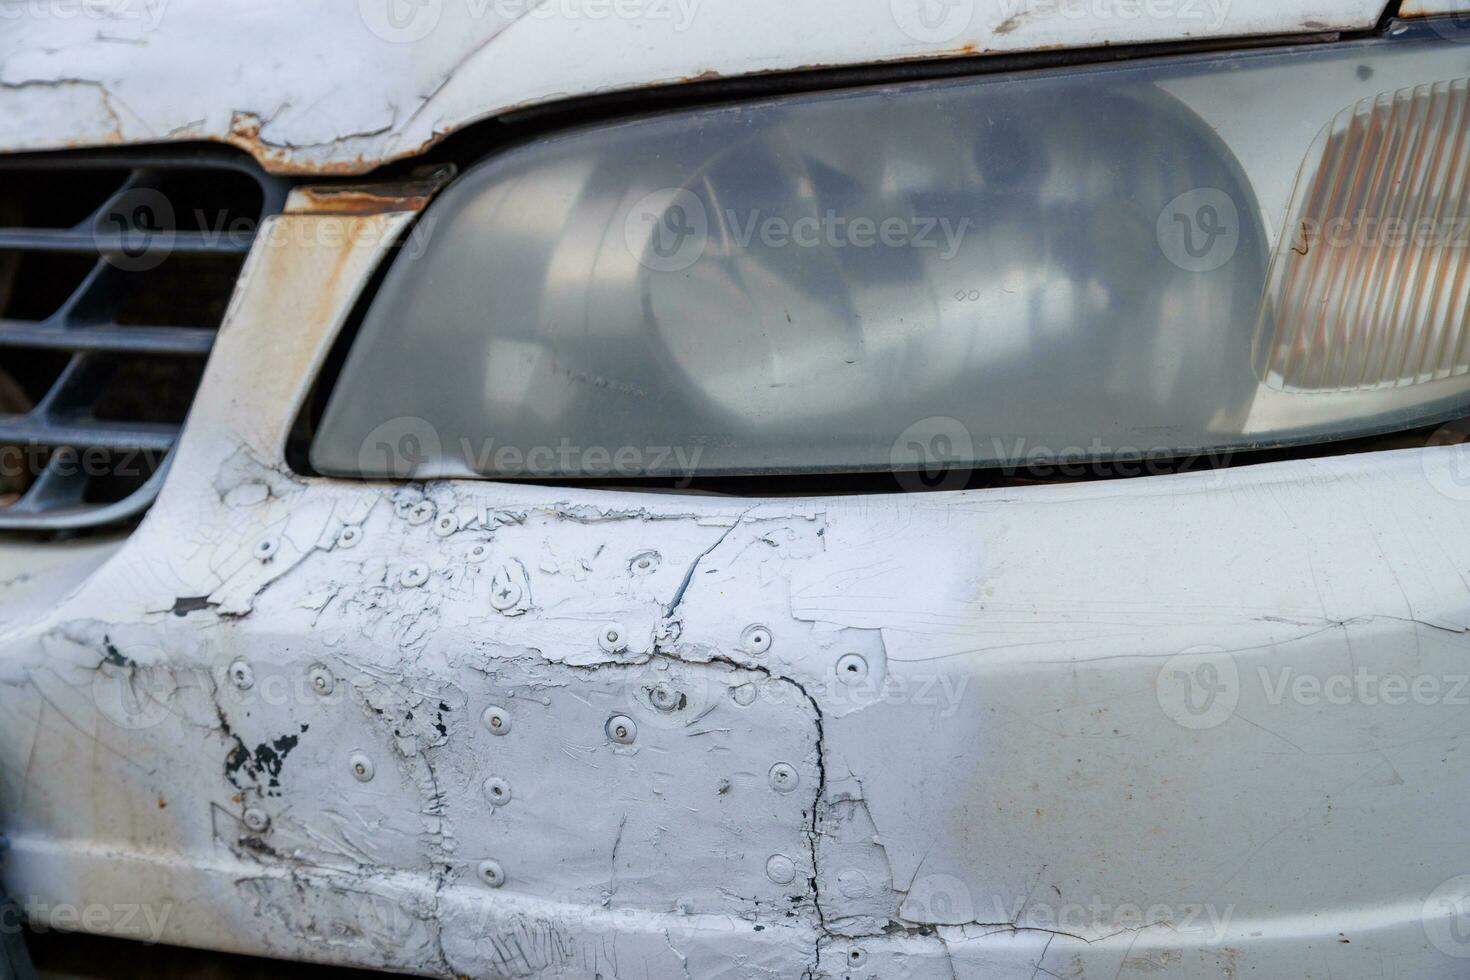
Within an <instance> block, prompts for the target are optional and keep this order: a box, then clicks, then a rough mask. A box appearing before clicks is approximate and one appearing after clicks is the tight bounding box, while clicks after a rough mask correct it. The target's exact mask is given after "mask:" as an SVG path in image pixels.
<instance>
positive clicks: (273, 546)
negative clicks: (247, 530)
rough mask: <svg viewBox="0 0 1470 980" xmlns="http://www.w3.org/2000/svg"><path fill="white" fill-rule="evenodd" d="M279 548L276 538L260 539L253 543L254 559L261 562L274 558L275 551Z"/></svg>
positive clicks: (279, 544) (279, 543)
mask: <svg viewBox="0 0 1470 980" xmlns="http://www.w3.org/2000/svg"><path fill="white" fill-rule="evenodd" d="M280 547H281V542H280V541H279V540H277V539H276V538H261V539H260V540H259V541H257V542H255V557H256V558H259V559H260V560H261V561H266V560H267V559H269V558H273V557H275V554H276V551H277V550H278V549H279V548H280Z"/></svg>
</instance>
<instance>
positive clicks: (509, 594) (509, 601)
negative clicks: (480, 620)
mask: <svg viewBox="0 0 1470 980" xmlns="http://www.w3.org/2000/svg"><path fill="white" fill-rule="evenodd" d="M520 601H521V586H520V583H518V582H517V581H516V580H515V578H514V577H513V576H512V575H511V574H510V569H508V568H502V569H500V571H498V572H496V573H495V578H494V579H492V580H491V582H490V606H491V608H493V609H495V610H496V611H497V612H506V611H508V610H511V609H514V608H515V607H516V606H517V605H518V604H519V603H520Z"/></svg>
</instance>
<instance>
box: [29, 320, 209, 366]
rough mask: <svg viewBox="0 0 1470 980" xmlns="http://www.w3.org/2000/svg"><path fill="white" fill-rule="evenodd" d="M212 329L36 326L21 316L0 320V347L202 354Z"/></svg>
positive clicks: (206, 351)
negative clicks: (21, 318)
mask: <svg viewBox="0 0 1470 980" xmlns="http://www.w3.org/2000/svg"><path fill="white" fill-rule="evenodd" d="M214 337H215V332H214V331H213V330H209V329H207V328H204V327H146V326H120V325H118V324H115V323H114V324H107V325H105V326H96V327H93V326H87V327H80V326H78V327H67V326H59V327H58V326H44V325H43V326H37V325H36V324H35V323H33V322H29V321H24V320H0V347H34V348H39V349H44V350H62V351H112V352H115V353H130V354H176V355H180V356H194V357H203V356H204V355H205V354H208V353H209V350H210V348H211V347H213V346H214Z"/></svg>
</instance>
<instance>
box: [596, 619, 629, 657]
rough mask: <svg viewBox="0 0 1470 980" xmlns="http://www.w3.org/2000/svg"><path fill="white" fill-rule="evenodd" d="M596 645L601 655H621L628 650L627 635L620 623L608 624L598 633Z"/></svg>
mask: <svg viewBox="0 0 1470 980" xmlns="http://www.w3.org/2000/svg"><path fill="white" fill-rule="evenodd" d="M597 645H598V646H600V647H602V652H603V653H622V652H623V651H624V650H626V649H628V633H627V631H626V630H624V629H623V625H622V624H621V623H608V624H607V625H606V626H604V627H603V628H602V629H601V630H600V631H599V632H598V634H597Z"/></svg>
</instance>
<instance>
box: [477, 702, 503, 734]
mask: <svg viewBox="0 0 1470 980" xmlns="http://www.w3.org/2000/svg"><path fill="white" fill-rule="evenodd" d="M480 721H481V723H482V724H484V726H485V727H486V728H487V729H489V731H490V734H491V735H504V734H505V733H506V732H508V731H510V712H508V711H506V710H505V709H504V708H502V707H500V706H499V705H495V704H492V705H491V706H490V707H488V708H486V709H485V710H484V711H483V712H481V713H480Z"/></svg>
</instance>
